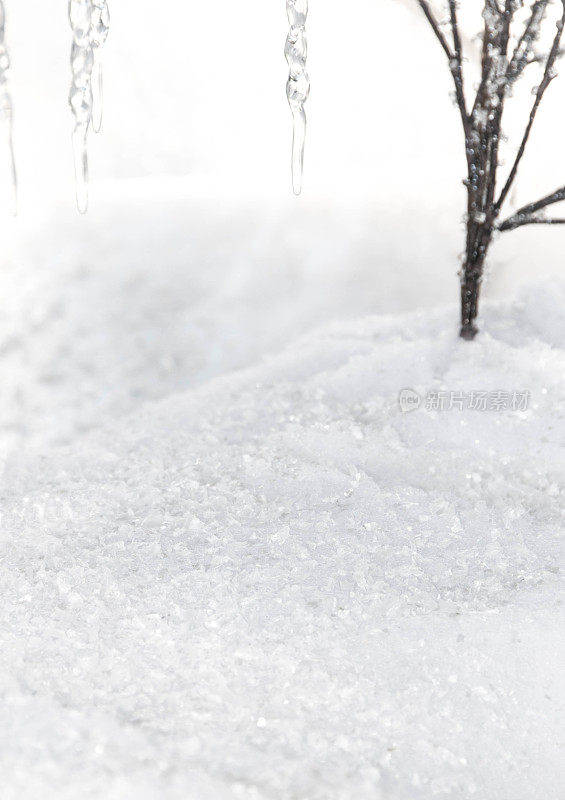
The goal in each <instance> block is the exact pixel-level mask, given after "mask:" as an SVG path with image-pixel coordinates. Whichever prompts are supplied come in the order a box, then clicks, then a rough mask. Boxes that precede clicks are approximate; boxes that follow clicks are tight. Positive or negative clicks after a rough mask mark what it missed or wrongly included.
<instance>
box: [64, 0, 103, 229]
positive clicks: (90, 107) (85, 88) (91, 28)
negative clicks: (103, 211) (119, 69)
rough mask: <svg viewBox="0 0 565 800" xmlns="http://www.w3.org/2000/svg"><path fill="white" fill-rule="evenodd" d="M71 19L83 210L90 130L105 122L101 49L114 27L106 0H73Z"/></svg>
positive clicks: (72, 92) (78, 175)
mask: <svg viewBox="0 0 565 800" xmlns="http://www.w3.org/2000/svg"><path fill="white" fill-rule="evenodd" d="M69 20H70V23H71V28H72V32H73V44H72V48H71V71H72V83H71V90H70V94H69V103H70V106H71V109H72V111H73V114H74V118H75V129H74V132H73V153H74V163H75V178H76V196H77V206H78V210H79V211H80V213H81V214H85V213H86V210H87V208H88V132H89V130H90V128H91V127H92V129H93V130H94V131H95V132H98V131H99V130H100V126H101V124H102V67H101V64H100V60H99V52H98V51H99V49H100V48H101V47H102V45H103V44H104V42H105V41H106V38H107V37H108V32H109V29H110V14H109V11H108V4H107V1H106V0H69Z"/></svg>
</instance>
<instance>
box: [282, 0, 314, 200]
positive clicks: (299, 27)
mask: <svg viewBox="0 0 565 800" xmlns="http://www.w3.org/2000/svg"><path fill="white" fill-rule="evenodd" d="M286 10H287V14H288V21H289V24H290V30H289V33H288V37H287V40H286V46H285V56H286V60H287V61H288V66H289V68H290V74H289V77H288V83H287V85H286V94H287V97H288V103H289V105H290V108H291V111H292V117H293V125H294V130H293V141H292V186H293V189H294V193H295V194H296V195H299V194H300V192H301V191H302V173H303V167H304V144H305V139H306V113H305V111H304V105H305V103H306V101H307V100H308V95H309V94H310V80H309V78H308V73H307V72H306V58H307V54H308V47H307V42H306V19H307V17H308V0H287V3H286Z"/></svg>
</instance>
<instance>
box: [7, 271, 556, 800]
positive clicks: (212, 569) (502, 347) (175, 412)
mask: <svg viewBox="0 0 565 800" xmlns="http://www.w3.org/2000/svg"><path fill="white" fill-rule="evenodd" d="M564 301H565V292H564V290H563V287H562V286H559V285H556V286H554V287H553V288H552V289H551V290H536V291H533V290H532V291H531V292H530V293H529V295H528V296H527V297H526V298H524V299H522V300H520V301H516V302H515V303H514V304H513V305H512V306H498V307H491V308H490V309H488V311H487V312H486V314H485V317H486V318H485V319H484V320H483V330H485V331H488V333H483V334H482V335H481V337H480V338H479V339H478V340H477V341H476V342H475V343H473V344H472V345H470V344H468V343H465V342H460V341H458V340H457V338H456V336H455V327H454V324H453V323H454V321H455V315H454V312H453V310H449V311H437V312H426V313H425V314H422V315H419V316H403V317H390V318H373V319H369V320H364V321H361V322H354V323H342V324H340V325H334V326H332V327H330V328H326V329H324V330H321V331H319V332H318V333H316V334H315V335H309V336H307V337H305V338H303V339H301V340H299V341H298V342H296V343H294V344H293V345H292V346H291V347H289V348H288V349H287V350H286V351H284V352H283V353H282V354H281V355H279V356H278V357H276V358H274V359H271V360H268V361H265V362H264V363H263V364H262V365H260V366H259V367H256V368H255V369H252V370H248V371H246V372H242V373H238V374H235V375H231V376H228V377H224V378H221V379H216V380H214V381H213V382H211V383H209V384H207V385H205V386H203V387H201V388H199V389H197V390H195V391H192V392H190V393H185V394H179V395H177V396H174V397H172V398H169V399H168V400H164V401H161V402H158V403H155V404H152V405H148V406H146V407H145V408H144V409H143V410H142V411H141V412H139V413H137V414H135V415H133V416H130V417H128V418H126V420H123V421H122V422H121V423H120V424H119V425H118V424H116V425H114V426H113V427H110V428H106V429H104V430H102V431H98V432H96V433H93V434H91V435H90V436H88V437H85V438H83V439H81V440H77V442H76V443H75V445H74V447H73V448H72V449H67V450H59V451H55V452H52V453H51V454H49V455H48V456H44V457H34V458H29V459H27V460H24V459H21V460H18V459H15V458H13V459H12V460H11V462H10V463H9V464H8V466H7V468H6V474H5V478H4V481H3V488H2V507H3V512H2V525H3V532H2V537H1V539H0V547H1V558H0V580H1V585H2V604H1V607H0V614H1V622H0V631H1V643H2V646H1V648H0V659H1V661H0V689H1V696H2V720H3V723H2V726H1V729H0V742H1V747H0V758H1V769H2V780H3V794H2V796H3V798H4V800H11V799H12V798H14V799H15V798H18V800H25V799H26V798H37V797H39V796H41V797H43V798H57V800H64V799H65V798H69V799H70V798H73V799H74V798H77V797H81V798H101V799H102V798H104V800H112V799H113V798H119V799H120V800H125V799H126V798H127V800H134V798H135V800H138V798H166V800H172V799H173V798H174V799H176V798H179V800H180V798H183V800H187V799H190V800H207V798H210V800H211V799H212V798H214V799H215V798H230V800H231V799H232V798H253V800H263V799H265V800H267V798H269V799H271V798H277V800H285V799H286V798H288V800H290V798H310V799H311V800H345V799H347V800H365V799H366V800H369V799H370V800H378V798H382V799H383V800H384V799H385V798H386V800H428V799H430V800H431V798H447V797H450V798H458V799H460V798H472V797H477V798H497V800H535V799H536V798H539V799H540V800H542V799H543V800H552V799H553V798H554V799H555V800H558V798H562V797H563V795H564V793H565V765H564V761H563V744H564V739H565V735H564V729H563V719H564V718H565V717H564V710H565V708H564V706H565V686H564V682H563V679H562V676H563V668H564V665H565V648H564V642H563V624H564V622H565V619H564V613H563V596H564V594H563V584H562V580H561V572H560V570H561V567H562V563H563V545H562V535H561V530H562V527H563V516H564V510H565V505H564V502H563V499H564V497H563V487H564V485H565V481H564V478H565V459H564V457H563V449H562V440H563V425H564V417H565V352H564V350H563V344H562V338H563V337H562V333H563V323H562V319H563V305H564ZM403 389H411V390H413V392H415V393H418V395H419V396H420V397H424V398H425V397H426V396H428V397H430V396H432V395H431V394H430V393H432V392H440V391H444V392H446V393H447V396H449V397H451V392H454V393H456V394H455V395H454V397H455V398H457V397H459V393H464V394H465V396H467V394H468V393H470V392H478V391H487V392H489V393H496V392H498V391H506V392H509V393H510V394H509V396H508V397H510V396H511V395H512V393H513V392H520V393H523V392H525V391H529V392H531V396H529V397H528V404H527V408H525V407H520V408H518V407H517V408H516V409H514V410H513V409H512V408H499V410H490V409H489V410H483V411H481V410H476V409H469V408H467V407H464V408H463V410H460V409H459V407H458V406H457V403H456V407H455V408H452V409H451V410H448V409H445V410H427V409H426V408H425V401H423V403H422V407H420V409H419V410H417V411H414V412H412V413H404V412H403V411H402V410H401V409H400V407H399V403H398V397H399V393H400V391H401V390H403ZM490 396H491V395H489V397H490ZM492 396H496V397H499V398H500V397H501V395H492ZM507 402H508V403H510V400H509V399H508V401H507Z"/></svg>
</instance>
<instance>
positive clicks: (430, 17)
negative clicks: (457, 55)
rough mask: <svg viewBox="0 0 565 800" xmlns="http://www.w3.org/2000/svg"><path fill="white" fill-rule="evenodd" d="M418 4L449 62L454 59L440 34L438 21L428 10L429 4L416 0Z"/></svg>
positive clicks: (425, 0)
mask: <svg viewBox="0 0 565 800" xmlns="http://www.w3.org/2000/svg"><path fill="white" fill-rule="evenodd" d="M418 4H419V6H420V8H421V9H422V11H423V12H424V14H425V16H426V19H427V20H428V22H429V23H430V26H431V28H432V30H433V32H434V33H435V35H436V38H437V40H438V42H439V43H440V45H441V46H442V48H443V51H444V53H445V55H446V56H447V57H448V59H449V60H450V61H451V60H452V58H453V57H454V55H453V53H452V52H451V49H450V47H449V45H448V43H447V39H446V38H445V36H444V35H443V33H442V32H441V29H440V27H439V24H438V21H437V20H436V18H435V17H434V13H433V11H432V10H431V8H430V4H429V3H428V2H427V0H418Z"/></svg>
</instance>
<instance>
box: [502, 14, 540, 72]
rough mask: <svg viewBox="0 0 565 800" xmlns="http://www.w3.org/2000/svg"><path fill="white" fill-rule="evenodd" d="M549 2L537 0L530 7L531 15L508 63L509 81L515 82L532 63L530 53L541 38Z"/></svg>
mask: <svg viewBox="0 0 565 800" xmlns="http://www.w3.org/2000/svg"><path fill="white" fill-rule="evenodd" d="M548 3H549V0H536V2H535V3H534V4H533V6H532V7H531V9H530V12H531V13H530V17H529V19H528V21H527V23H526V24H525V26H524V30H523V32H522V35H521V36H520V38H519V40H518V43H517V45H516V47H515V48H514V53H513V54H512V58H511V59H510V63H509V64H508V69H507V70H506V77H507V79H508V81H509V83H513V82H514V81H515V80H516V78H518V77H519V76H520V75H521V74H522V72H523V71H524V69H525V67H526V65H527V64H529V63H531V61H530V60H529V55H530V53H531V51H532V47H533V46H534V44H535V43H536V41H537V40H538V38H539V32H540V24H541V22H542V20H543V18H544V16H545V12H546V11H547V6H548ZM544 58H545V57H544ZM542 60H543V58H538V61H542Z"/></svg>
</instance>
